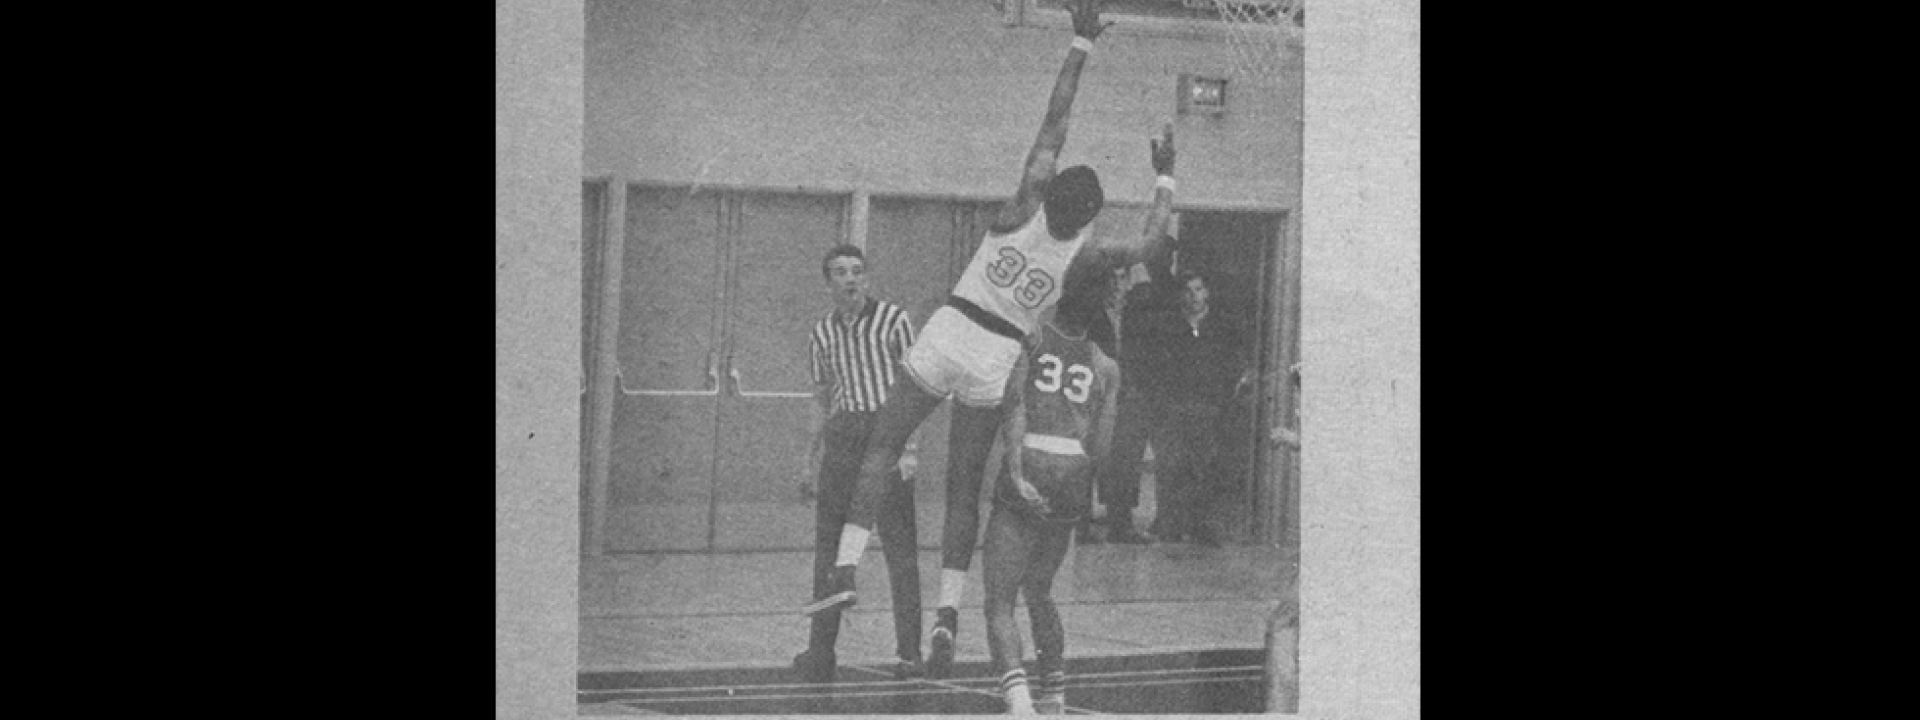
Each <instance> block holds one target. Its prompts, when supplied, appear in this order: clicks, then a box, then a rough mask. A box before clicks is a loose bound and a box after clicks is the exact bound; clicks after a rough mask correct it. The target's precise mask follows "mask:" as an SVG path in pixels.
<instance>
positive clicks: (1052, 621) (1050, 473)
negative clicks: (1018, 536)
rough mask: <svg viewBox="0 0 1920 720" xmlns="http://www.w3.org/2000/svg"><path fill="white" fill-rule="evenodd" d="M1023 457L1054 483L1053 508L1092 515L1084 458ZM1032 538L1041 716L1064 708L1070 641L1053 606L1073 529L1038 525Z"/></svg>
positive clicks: (1027, 585) (1029, 595)
mask: <svg viewBox="0 0 1920 720" xmlns="http://www.w3.org/2000/svg"><path fill="white" fill-rule="evenodd" d="M1025 457H1028V458H1031V459H1030V460H1029V461H1028V464H1029V465H1030V466H1031V467H1032V471H1031V472H1032V475H1031V477H1034V478H1036V479H1041V480H1046V481H1050V482H1047V485H1046V489H1044V490H1043V491H1042V492H1045V493H1046V494H1047V496H1048V498H1049V501H1050V502H1052V503H1053V504H1054V506H1055V507H1057V508H1059V509H1060V510H1062V511H1063V512H1065V513H1066V514H1068V515H1069V516H1071V515H1072V514H1076V513H1077V514H1082V515H1084V514H1086V513H1088V512H1090V511H1091V508H1090V507H1087V504H1086V499H1087V498H1089V497H1091V496H1092V494H1093V483H1094V478H1093V467H1092V463H1091V462H1089V461H1088V460H1087V459H1086V458H1085V457H1080V456H1048V455H1042V454H1038V453H1029V454H1028V455H1027V456H1025ZM1028 537H1029V538H1031V540H1030V545H1031V547H1029V549H1028V555H1029V558H1030V560H1029V562H1028V564H1027V574H1026V576H1025V579H1024V581H1023V582H1022V584H1021V592H1022V593H1023V594H1024V595H1025V596H1026V599H1027V615H1028V618H1029V619H1030V620H1031V621H1032V626H1033V649H1034V659H1035V661H1034V667H1033V671H1032V673H1031V675H1032V677H1033V681H1034V684H1035V690H1036V695H1037V696H1038V698H1037V704H1038V705H1040V709H1041V712H1043V713H1046V714H1059V713H1061V712H1063V708H1064V706H1065V704H1066V688H1067V678H1066V653H1067V636H1066V630H1065V628H1064V626H1063V625H1062V624H1061V622H1060V611H1059V609H1058V608H1056V607H1055V606H1054V603H1053V580H1054V578H1055V577H1056V576H1058V575H1059V574H1060V565H1061V563H1063V562H1065V560H1066V558H1067V551H1068V549H1069V548H1070V547H1071V546H1072V541H1073V534H1072V526H1071V525H1067V524H1063V523H1037V524H1036V525H1035V527H1033V528H1032V530H1031V531H1030V532H1029V533H1028Z"/></svg>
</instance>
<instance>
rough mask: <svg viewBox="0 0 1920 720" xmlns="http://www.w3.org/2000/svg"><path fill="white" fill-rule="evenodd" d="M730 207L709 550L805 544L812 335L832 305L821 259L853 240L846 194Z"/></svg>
mask: <svg viewBox="0 0 1920 720" xmlns="http://www.w3.org/2000/svg"><path fill="white" fill-rule="evenodd" d="M731 200H732V205H733V207H734V211H733V213H732V224H731V227H730V228H728V232H727V233H726V235H727V238H728V261H727V270H728V272H729V273H730V276H729V277H728V278H727V280H726V287H727V298H726V301H725V302H724V303H723V305H724V307H725V317H724V322H725V330H726V332H725V338H726V346H725V348H724V350H723V352H722V358H721V365H720V367H721V372H722V373H723V374H724V375H725V378H726V392H725V393H723V394H722V395H721V398H720V404H719V418H718V427H719V433H718V434H717V435H716V436H715V440H716V442H717V445H716V447H715V449H714V468H715V474H714V478H715V481H714V492H715V496H714V505H713V511H714V515H713V521H712V523H711V525H710V527H711V528H712V532H713V538H712V542H711V546H712V547H713V548H714V549H720V550H768V549H778V548H810V547H812V545H813V525H814V508H813V506H812V505H811V504H810V503H805V502H802V501H801V497H800V494H799V491H798V481H799V480H800V479H801V478H804V477H805V476H806V473H807V470H808V468H807V462H806V459H807V453H808V450H809V449H810V448H811V445H812V441H813V427H812V420H811V419H812V413H813V411H812V406H813V404H814V399H813V373H812V369H811V368H812V360H811V358H810V357H809V355H808V352H807V347H808V340H807V338H808V334H809V333H811V332H812V330H813V324H814V323H815V322H816V321H818V320H819V319H820V318H821V316H823V315H825V314H826V313H827V312H828V311H829V310H831V309H832V304H831V302H830V301H829V299H828V297H827V294H826V291H825V290H824V288H823V282H824V280H823V278H822V276H821V274H820V260H821V258H822V257H824V256H825V255H826V252H827V250H828V249H829V248H831V247H833V246H834V245H836V244H839V243H840V242H842V241H843V239H844V238H845V237H846V229H845V220H846V208H847V203H846V198H844V197H842V196H836V195H800V194H772V193H751V194H738V195H735V196H733V197H732V198H731Z"/></svg>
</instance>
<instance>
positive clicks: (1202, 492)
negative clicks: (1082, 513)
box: [1121, 270, 1253, 547]
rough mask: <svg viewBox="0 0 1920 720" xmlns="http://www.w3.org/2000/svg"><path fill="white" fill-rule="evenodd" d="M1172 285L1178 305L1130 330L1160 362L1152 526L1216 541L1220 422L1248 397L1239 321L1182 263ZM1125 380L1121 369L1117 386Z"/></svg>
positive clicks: (1220, 531)
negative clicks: (1177, 294)
mask: <svg viewBox="0 0 1920 720" xmlns="http://www.w3.org/2000/svg"><path fill="white" fill-rule="evenodd" d="M1175 287H1177V288H1179V291H1180V309H1179V310H1178V311H1175V312H1172V313H1162V314H1159V315H1158V316H1157V321H1156V322H1154V323H1152V324H1151V325H1150V326H1149V327H1148V329H1147V330H1146V331H1145V332H1141V333H1136V335H1135V337H1134V339H1135V340H1136V341H1140V342H1142V343H1143V344H1151V345H1152V346H1153V349H1154V350H1155V351H1156V352H1155V355H1156V356H1157V358H1156V360H1157V362H1156V365H1157V366H1158V368H1159V369H1160V372H1158V373H1154V374H1153V376H1152V378H1151V379H1152V381H1153V382H1151V383H1149V384H1150V385H1151V388H1152V391H1153V393H1154V394H1155V395H1156V396H1157V398H1156V399H1157V401H1158V407H1157V410H1158V412H1157V413H1156V421H1155V422H1154V423H1153V424H1154V428H1153V431H1152V442H1153V453H1154V483H1155V492H1154V496H1155V499H1156V500H1157V501H1158V505H1159V509H1158V511H1157V512H1156V513H1155V517H1154V520H1153V529H1152V532H1153V534H1154V535H1155V536H1157V537H1158V538H1159V539H1161V540H1165V541H1172V542H1177V541H1180V540H1186V539H1191V540H1193V541H1195V542H1198V543H1200V544H1202V545H1207V546H1212V547H1218V546H1219V545H1220V544H1221V543H1222V542H1223V541H1224V540H1225V538H1226V530H1227V527H1226V522H1225V518H1227V517H1229V512H1228V508H1227V507H1225V506H1224V503H1226V502H1230V501H1231V500H1232V498H1233V492H1232V490H1233V488H1232V475H1231V474H1229V473H1227V472H1225V468H1222V467H1220V466H1219V465H1220V463H1219V461H1220V450H1221V440H1222V437H1221V435H1220V427H1221V425H1222V420H1223V418H1225V417H1226V416H1227V412H1228V411H1229V410H1231V409H1232V408H1233V406H1234V404H1235V403H1238V402H1241V401H1244V400H1246V399H1248V398H1249V397H1251V395H1250V393H1249V392H1248V390H1249V389H1250V388H1251V387H1252V385H1253V375H1252V371H1251V369H1249V368H1247V367H1246V362H1245V360H1244V355H1243V352H1242V351H1243V350H1244V349H1245V343H1244V337H1243V333H1244V330H1243V328H1242V327H1241V324H1240V321H1239V320H1238V319H1237V318H1233V317H1231V316H1227V315H1225V314H1223V313H1221V312H1220V311H1218V310H1217V309H1215V308H1213V307H1212V306H1211V305H1210V304H1209V303H1208V299H1209V296H1210V292H1209V291H1208V289H1207V281H1206V278H1205V277H1202V276H1201V275H1200V274H1199V273H1197V272H1194V271H1192V270H1185V271H1182V272H1181V273H1180V276H1179V278H1178V279H1177V280H1176V282H1175ZM1127 384H1128V380H1127V375H1126V371H1125V370H1124V369H1123V370H1122V373H1121V385H1122V387H1124V386H1126V385H1127Z"/></svg>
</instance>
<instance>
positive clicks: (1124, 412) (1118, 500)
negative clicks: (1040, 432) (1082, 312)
mask: <svg viewBox="0 0 1920 720" xmlns="http://www.w3.org/2000/svg"><path fill="white" fill-rule="evenodd" d="M1172 244H1173V238H1172V237H1171V236H1162V238H1161V245H1160V247H1171V246H1172ZM1112 272H1113V274H1114V283H1113V287H1112V294H1110V295H1109V296H1108V300H1107V310H1106V312H1105V313H1102V314H1101V315H1100V316H1098V317H1096V318H1095V319H1094V321H1093V322H1092V323H1091V324H1090V326H1089V328H1088V331H1087V332H1088V334H1089V335H1090V336H1091V337H1092V338H1093V341H1094V343H1095V344H1096V345H1099V346H1100V350H1101V351H1102V352H1104V353H1106V354H1107V356H1108V357H1111V358H1114V359H1115V360H1116V361H1118V362H1119V363H1120V400H1119V415H1118V419H1117V420H1116V421H1115V424H1114V428H1113V448H1112V449H1111V450H1110V451H1109V452H1108V453H1107V454H1106V456H1105V457H1103V458H1101V461H1100V463H1099V465H1098V467H1097V468H1096V469H1095V477H1096V478H1097V480H1098V488H1099V497H1100V503H1101V504H1102V505H1105V506H1106V515H1105V516H1103V517H1101V518H1100V519H1098V520H1093V521H1088V522H1087V523H1083V524H1082V525H1081V528H1080V542H1082V543H1098V542H1119V543H1130V544H1146V543H1150V542H1152V541H1153V538H1152V537H1150V536H1148V535H1146V534H1144V533H1141V532H1140V530H1139V528H1136V527H1134V520H1133V511H1134V509H1135V508H1137V507H1139V505H1140V472H1141V469H1142V468H1141V461H1142V460H1143V459H1144V455H1145V453H1146V449H1147V441H1148V436H1149V434H1150V428H1151V427H1152V422H1153V417H1154V415H1156V414H1157V410H1156V409H1155V407H1154V406H1155V403H1154V401H1153V398H1154V395H1153V393H1152V392H1151V388H1152V385H1153V376H1154V375H1155V374H1157V373H1158V369H1157V368H1154V367H1153V361H1152V353H1151V351H1152V346H1151V344H1150V343H1146V342H1134V341H1133V340H1135V339H1137V338H1145V337H1147V334H1148V331H1147V328H1146V325H1147V323H1149V322H1150V321H1151V318H1150V317H1149V315H1150V313H1153V312H1154V311H1155V310H1156V305H1157V304H1158V303H1156V302H1155V300H1156V297H1155V295H1156V293H1155V287H1156V286H1155V285H1153V283H1152V276H1151V274H1150V273H1149V272H1148V270H1147V266H1146V265H1145V264H1144V263H1136V264H1134V265H1133V266H1131V267H1115V268H1113V271H1112ZM1093 523H1098V525H1099V527H1098V529H1096V528H1094V527H1093V526H1092V524H1093Z"/></svg>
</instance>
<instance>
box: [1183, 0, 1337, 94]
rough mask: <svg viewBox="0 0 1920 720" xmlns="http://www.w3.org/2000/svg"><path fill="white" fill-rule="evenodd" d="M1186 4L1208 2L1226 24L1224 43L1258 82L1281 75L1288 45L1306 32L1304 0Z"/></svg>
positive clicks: (1187, 0) (1185, 0) (1186, 0)
mask: <svg viewBox="0 0 1920 720" xmlns="http://www.w3.org/2000/svg"><path fill="white" fill-rule="evenodd" d="M1183 3H1185V4H1187V5H1188V6H1189V7H1194V6H1201V7H1204V6H1206V5H1209V4H1211V5H1212V6H1213V8H1214V9H1216V10H1219V11H1220V21H1221V22H1223V23H1226V25H1227V43H1228V44H1230V45H1232V46H1233V52H1234V54H1235V55H1238V56H1239V59H1240V62H1239V69H1240V71H1241V72H1242V73H1245V74H1246V75H1247V76H1248V77H1249V78H1250V79H1252V80H1253V81H1254V82H1258V83H1266V84H1273V83H1277V82H1278V81H1279V79H1280V66H1281V62H1282V61H1283V60H1285V59H1286V57H1287V46H1288V45H1289V44H1295V43H1299V42H1301V41H1302V36H1303V35H1304V33H1305V32H1306V14H1307V0H1183Z"/></svg>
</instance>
